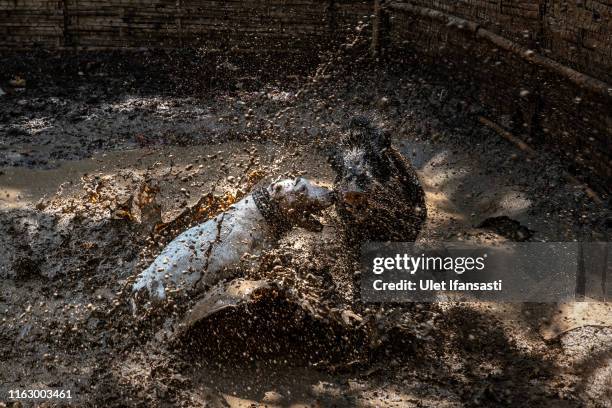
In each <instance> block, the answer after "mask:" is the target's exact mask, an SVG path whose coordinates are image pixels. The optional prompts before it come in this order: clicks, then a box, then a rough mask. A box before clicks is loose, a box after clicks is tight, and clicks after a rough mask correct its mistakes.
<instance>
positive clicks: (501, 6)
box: [381, 0, 612, 189]
mask: <svg viewBox="0 0 612 408" xmlns="http://www.w3.org/2000/svg"><path fill="white" fill-rule="evenodd" d="M381 42H382V43H383V44H385V43H387V44H389V49H388V51H387V52H389V53H391V54H401V53H413V52H414V51H416V52H417V54H418V56H419V58H420V59H423V60H427V61H428V62H429V63H431V64H433V65H436V66H440V67H442V68H443V69H446V70H447V71H448V72H450V75H451V76H452V77H453V78H456V79H458V80H461V81H467V82H472V83H473V84H474V87H473V89H474V93H473V94H470V95H466V98H475V99H479V100H480V101H481V102H483V103H484V105H485V106H487V107H489V108H491V110H492V113H491V114H490V116H492V117H491V118H488V119H493V122H494V123H495V125H497V126H498V131H499V130H501V131H502V133H503V131H509V132H511V133H512V134H513V135H516V136H519V137H521V138H522V139H523V140H526V141H527V142H528V143H530V144H537V143H539V142H543V143H546V144H547V145H550V146H552V147H554V148H556V149H558V150H559V151H560V152H561V153H562V154H564V155H565V156H567V159H568V163H569V164H570V167H574V168H588V169H589V170H591V171H592V172H594V173H595V174H597V175H598V176H600V177H601V179H600V181H599V183H600V186H601V187H603V188H604V189H607V187H606V185H608V186H609V180H610V177H612V142H611V137H612V85H610V84H612V3H611V2H609V1H589V0H585V1H580V0H577V1H558V0H533V1H523V0H488V1H486V0H464V1H456V0H417V1H409V2H406V1H404V2H390V3H389V4H388V22H387V38H386V39H383V40H381ZM485 121H486V119H485Z"/></svg>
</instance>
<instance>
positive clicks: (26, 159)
mask: <svg viewBox="0 0 612 408" xmlns="http://www.w3.org/2000/svg"><path fill="white" fill-rule="evenodd" d="M28 58H31V59H28ZM28 58H24V60H23V61H26V62H28V61H29V62H32V61H37V60H36V58H40V56H37V57H36V58H35V57H28ZM104 58H107V57H99V56H94V55H92V56H89V57H87V58H86V61H85V62H83V60H82V59H81V60H79V59H77V61H75V62H74V64H73V65H70V64H71V63H70V62H68V63H66V64H67V65H68V68H66V66H64V67H62V68H61V70H59V68H58V70H59V71H58V72H53V70H50V71H49V72H43V71H40V70H33V69H31V68H28V67H27V64H26V63H25V62H22V63H17V62H15V61H16V60H15V58H14V57H6V58H5V60H6V61H8V62H10V64H8V63H7V64H5V67H7V68H4V70H6V72H2V75H5V76H9V75H17V74H20V75H23V76H24V77H26V78H29V79H30V81H29V82H28V85H27V86H26V89H25V90H21V91H20V90H14V92H11V93H9V94H7V95H4V96H0V138H1V140H2V148H1V150H0V162H1V163H2V165H3V166H4V167H2V169H0V207H1V211H0V219H1V222H0V229H1V233H0V318H1V325H2V330H1V331H0V360H1V361H2V370H1V371H0V383H1V384H8V385H10V386H11V388H48V387H53V388H66V389H71V390H73V393H74V395H75V396H76V398H77V400H76V401H77V402H78V404H79V405H89V406H95V405H107V406H125V405H138V406H167V405H177V406H213V407H214V406H237V407H239V406H244V407H247V406H253V405H255V406H347V407H352V406H384V407H393V406H396V407H404V406H415V407H416V406H432V407H433V406H436V407H437V406H449V407H451V406H452V407H458V406H534V407H540V406H551V407H552V406H555V407H556V406H568V407H570V406H572V407H573V406H576V407H577V406H584V405H587V406H606V404H608V403H609V401H610V397H611V395H610V391H609V390H610V389H611V387H610V386H611V384H612V371H611V370H612V366H611V362H610V347H611V346H612V340H611V339H612V329H611V328H610V321H609V320H610V315H611V314H610V309H609V307H608V306H606V305H604V304H592V305H593V306H592V308H591V309H590V310H591V311H590V312H589V313H588V314H585V313H584V310H583V309H580V308H579V307H577V306H573V305H564V306H563V307H561V306H559V307H557V306H556V305H538V304H517V305H500V304H482V303H469V304H468V303H466V304H450V303H445V304H438V305H425V304H412V305H404V306H400V305H383V306H380V305H364V304H361V303H360V302H359V300H358V298H357V296H356V292H355V282H356V276H355V275H354V270H353V269H351V268H352V265H351V264H350V262H349V261H348V260H347V257H346V256H345V254H344V252H343V247H342V238H341V231H340V229H341V226H340V225H339V223H338V220H337V217H336V215H335V213H334V211H333V209H329V210H326V211H325V212H324V213H323V214H322V215H321V217H320V219H321V221H322V223H323V224H324V229H323V231H322V232H321V233H312V232H307V231H305V230H302V229H299V228H296V229H294V230H292V231H291V232H290V233H289V234H288V235H287V236H286V237H284V238H283V239H282V240H281V241H280V243H279V247H278V248H277V249H275V250H272V251H269V252H268V253H266V254H264V255H263V257H262V261H261V266H260V267H259V268H258V269H256V270H248V271H245V272H244V274H243V276H241V277H238V278H237V279H235V280H233V281H231V282H229V283H227V284H225V286H224V285H221V286H219V287H215V288H212V289H211V291H210V293H208V294H206V295H204V300H206V301H205V302H203V303H199V306H195V307H194V305H195V303H196V299H192V298H189V296H187V295H186V294H181V293H176V294H175V295H174V296H170V300H169V301H168V302H166V303H165V304H164V305H163V306H162V307H161V309H159V310H149V309H147V308H146V307H145V308H140V309H138V310H137V312H136V313H134V312H133V310H132V304H131V297H130V289H129V287H130V285H131V282H133V279H134V276H135V274H137V273H138V272H140V270H142V268H143V267H145V266H146V265H148V263H149V262H150V261H151V260H152V259H153V258H154V257H155V255H156V254H157V253H159V251H160V250H161V248H162V247H163V245H164V244H165V243H167V242H168V241H169V240H171V239H172V238H173V237H174V236H176V234H178V233H179V232H180V231H181V230H184V229H185V228H187V227H188V226H189V225H191V224H193V223H197V222H201V221H202V220H204V219H206V218H207V217H208V216H210V215H212V214H214V213H215V212H218V211H221V210H223V209H224V208H226V207H227V205H229V204H231V203H232V202H233V201H235V200H236V199H238V198H240V197H241V196H242V195H244V194H246V193H248V192H249V191H251V190H252V189H253V187H254V186H255V185H261V184H263V183H266V182H269V181H270V180H272V179H274V178H276V177H279V176H296V175H302V176H304V177H307V178H310V179H312V180H313V181H316V182H319V183H321V184H327V185H332V184H333V177H334V173H333V171H332V170H331V168H330V166H329V164H328V163H327V161H326V158H325V151H326V148H328V147H329V146H331V145H333V144H334V140H335V138H336V137H337V135H338V134H339V133H340V132H341V131H342V127H343V126H344V124H345V123H346V121H347V119H348V118H349V117H351V116H352V115H354V114H356V113H366V114H368V115H370V116H371V117H373V118H374V119H375V122H376V123H377V124H378V125H380V126H384V127H385V128H387V129H389V130H390V131H391V133H392V135H393V138H394V140H393V144H394V145H395V146H396V147H398V148H399V149H400V151H401V152H402V153H403V154H404V155H406V156H407V157H408V158H409V159H410V160H411V161H412V163H413V164H414V165H415V167H416V168H417V171H418V174H419V177H420V178H421V181H422V183H423V186H424V188H425V190H426V195H427V207H428V220H427V222H426V224H425V226H424V228H423V230H422V231H421V234H420V236H419V239H420V240H443V241H454V240H470V241H499V240H508V239H509V240H522V239H529V240H533V241H541V240H547V241H562V240H563V241H564V240H573V239H583V240H607V239H608V237H609V232H610V226H611V221H610V220H611V218H610V213H609V207H608V201H607V198H606V197H605V196H604V197H603V202H600V203H595V202H593V200H592V199H591V198H590V197H589V195H588V194H587V193H586V192H585V190H584V189H583V188H582V187H581V186H580V185H577V184H575V183H571V182H568V178H567V177H566V175H565V174H566V171H565V170H564V167H563V163H562V162H561V161H559V160H558V159H556V158H555V157H554V156H553V155H551V154H548V153H546V152H545V151H541V152H539V153H541V155H540V156H538V158H537V159H535V158H530V157H527V156H525V154H524V153H523V152H522V151H520V150H516V149H515V148H514V147H513V146H512V145H510V144H508V143H507V142H505V141H504V140H503V139H501V138H500V137H499V135H497V134H496V133H494V132H493V131H491V130H490V129H488V128H487V127H485V126H483V125H482V124H481V123H480V122H479V121H478V119H477V118H478V116H480V115H486V111H484V109H483V108H482V107H480V106H479V105H478V103H477V101H474V100H472V99H471V98H470V97H469V95H470V88H469V86H463V87H462V86H459V85H456V84H454V83H453V82H450V81H446V80H444V79H443V78H439V77H435V76H433V75H431V74H428V73H424V72H421V71H420V70H419V69H418V68H417V67H412V66H408V67H407V66H393V65H389V66H387V67H386V68H384V69H383V68H380V67H372V66H368V65H364V66H363V67H357V66H353V67H350V68H347V67H342V66H338V67H336V66H335V65H333V64H329V63H327V64H326V63H323V64H321V65H319V66H318V67H314V68H313V69H312V70H309V71H308V72H301V73H296V74H285V75H281V76H278V75H277V77H276V78H275V79H270V78H267V77H266V76H265V75H264V74H261V72H260V73H257V72H252V71H253V70H252V69H249V68H247V67H246V66H245V65H241V64H240V62H239V61H230V60H227V59H225V60H221V61H216V62H215V63H213V64H212V68H207V71H206V75H203V76H205V77H206V78H209V79H210V78H211V75H212V76H213V77H215V78H223V81H221V80H217V81H216V82H215V81H208V82H207V83H206V85H207V87H208V88H206V89H205V90H200V88H199V87H198V86H195V85H199V84H200V83H199V82H198V80H197V79H194V81H195V82H194V87H193V89H192V88H190V87H189V86H186V85H183V86H176V85H177V82H176V81H178V80H177V79H176V78H169V77H166V76H164V74H160V73H159V72H158V71H155V72H154V73H151V75H150V77H148V78H145V77H146V75H139V74H135V73H134V72H132V71H130V68H129V64H126V66H127V68H126V70H125V72H110V73H109V72H106V71H105V69H106V68H108V61H107V60H105V59H104ZM146 58H153V57H152V56H150V55H149V56H147V57H146ZM105 61H106V62H105ZM111 65H112V64H111ZM70 69H73V70H74V71H75V72H72V73H71V71H70ZM135 70H136V69H135ZM9 71H10V72H9ZM79 72H80V73H81V74H79ZM211 72H212V73H213V74H214V75H213V74H211ZM282 72H285V73H286V72H289V71H282ZM349 74H350V75H349ZM151 78H153V79H151ZM4 79H6V78H0V80H4ZM186 82H187V83H189V81H186ZM205 82H206V81H205ZM220 84H222V85H220ZM194 89H197V92H191V91H194ZM185 95H188V96H185ZM493 217H498V218H493ZM492 219H493V220H504V221H502V222H499V223H496V222H492V221H490V220H492ZM506 220H508V221H506ZM479 226H481V227H479ZM525 231H527V233H525ZM207 296H208V297H207ZM197 300H202V298H199V299H197ZM202 304H203V306H202ZM219 304H223V305H224V307H219V306H218V305H219ZM185 316H187V317H185ZM190 318H191V319H192V320H191V321H190V320H189V319H190ZM181 322H182V323H183V324H182V325H181ZM555 326H559V327H555ZM555 330H556V331H555ZM551 332H552V333H558V332H562V334H560V335H556V334H555V335H550V333H551ZM177 333H179V334H177ZM4 398H5V396H4V395H1V396H0V401H2V400H3V399H4ZM5 402H6V403H9V401H7V400H6V401H5Z"/></svg>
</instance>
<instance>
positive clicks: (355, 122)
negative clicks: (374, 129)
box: [349, 115, 370, 129]
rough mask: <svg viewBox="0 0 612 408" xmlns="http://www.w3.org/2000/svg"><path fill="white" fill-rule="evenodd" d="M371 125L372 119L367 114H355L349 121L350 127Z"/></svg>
mask: <svg viewBox="0 0 612 408" xmlns="http://www.w3.org/2000/svg"><path fill="white" fill-rule="evenodd" d="M369 127H370V119H368V118H367V117H366V116H363V115H358V116H353V117H352V118H351V121H350V122H349V128H350V129H359V128H362V129H367V128H369Z"/></svg>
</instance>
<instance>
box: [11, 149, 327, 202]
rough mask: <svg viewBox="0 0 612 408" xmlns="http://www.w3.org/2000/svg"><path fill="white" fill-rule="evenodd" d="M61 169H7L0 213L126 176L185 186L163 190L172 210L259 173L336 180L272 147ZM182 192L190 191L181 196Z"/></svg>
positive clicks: (309, 161) (321, 166)
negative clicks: (88, 180)
mask: <svg viewBox="0 0 612 408" xmlns="http://www.w3.org/2000/svg"><path fill="white" fill-rule="evenodd" d="M252 159H253V160H252ZM58 164H59V165H58V167H56V168H53V169H32V168H25V167H7V168H4V169H3V170H2V172H1V173H0V209H16V208H28V207H32V206H34V205H35V204H36V203H37V202H38V201H39V200H41V199H43V198H45V197H47V198H49V197H50V196H52V195H54V194H56V193H60V194H61V195H62V196H64V197H68V196H71V195H74V194H76V193H77V192H80V190H81V187H80V186H81V179H82V177H84V176H98V177H104V176H112V175H116V174H117V173H120V172H124V173H127V174H133V175H145V174H146V175H147V176H150V177H153V178H165V177H168V176H171V177H178V178H179V179H182V180H185V182H183V183H172V184H162V185H161V186H160V187H161V189H162V192H161V195H160V196H159V199H160V201H161V203H162V205H165V206H167V207H172V206H173V203H174V202H176V201H177V200H179V201H180V202H182V201H185V200H186V201H187V204H189V203H193V202H195V201H197V198H199V197H200V195H201V192H207V191H209V190H208V189H209V188H211V187H213V186H214V187H215V189H216V191H218V192H223V191H225V190H226V189H227V188H230V187H231V186H232V185H233V184H236V181H238V180H239V179H240V177H242V176H244V174H245V172H248V171H252V170H255V169H259V170H263V171H264V172H265V173H266V176H267V178H268V179H271V178H275V177H281V176H283V175H287V176H288V175H303V176H305V177H308V178H311V179H313V180H314V181H316V182H319V183H320V184H323V185H325V184H327V185H330V183H331V180H332V176H333V175H332V173H331V169H330V168H329V166H328V165H327V163H326V161H325V158H324V157H323V156H321V155H317V154H316V153H312V152H308V151H304V150H303V149H297V148H296V149H288V148H287V147H280V146H278V145H276V144H272V143H270V144H253V143H239V142H231V143H221V144H217V145H201V146H190V147H175V146H171V147H161V148H156V149H155V150H149V149H133V150H125V151H115V152H107V153H101V154H97V155H94V156H93V157H91V158H89V159H85V160H73V161H62V162H59V163H58ZM179 184H180V186H179ZM181 189H184V190H185V191H182V192H181ZM199 190H202V191H199ZM204 190H206V191H204ZM177 192H178V194H177ZM177 197H179V198H180V199H177Z"/></svg>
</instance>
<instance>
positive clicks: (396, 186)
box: [330, 116, 427, 244]
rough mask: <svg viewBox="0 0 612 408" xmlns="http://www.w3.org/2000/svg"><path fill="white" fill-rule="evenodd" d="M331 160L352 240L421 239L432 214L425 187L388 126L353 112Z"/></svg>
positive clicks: (340, 208)
mask: <svg viewBox="0 0 612 408" xmlns="http://www.w3.org/2000/svg"><path fill="white" fill-rule="evenodd" d="M330 161H331V164H332V167H333V168H334V170H335V171H336V173H337V177H336V190H337V193H338V203H337V204H336V208H337V212H338V215H339V217H340V219H341V220H342V221H343V223H344V224H345V226H346V230H347V238H348V239H349V241H352V242H353V243H355V244H357V243H360V242H362V241H366V240H367V241H414V240H415V239H416V237H417V235H418V233H419V231H420V230H421V226H422V224H423V221H425V218H426V217H427V209H426V207H425V193H424V191H423V188H422V187H421V184H420V182H419V179H418V177H417V175H416V172H415V170H414V168H413V167H412V164H411V163H410V162H409V161H408V159H407V158H405V157H404V156H403V155H402V154H401V153H400V152H399V151H398V150H397V149H396V148H394V147H393V146H391V137H390V135H389V134H388V133H387V132H384V131H382V130H381V129H378V128H376V127H374V126H372V124H371V123H370V121H369V120H368V119H367V118H365V117H363V116H358V117H354V118H353V119H352V120H351V122H350V124H349V128H348V132H347V134H346V135H345V136H344V137H343V139H342V140H341V143H340V145H339V146H338V147H337V148H336V149H335V150H334V152H333V153H332V155H331V157H330Z"/></svg>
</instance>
